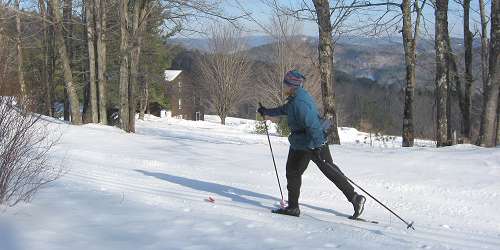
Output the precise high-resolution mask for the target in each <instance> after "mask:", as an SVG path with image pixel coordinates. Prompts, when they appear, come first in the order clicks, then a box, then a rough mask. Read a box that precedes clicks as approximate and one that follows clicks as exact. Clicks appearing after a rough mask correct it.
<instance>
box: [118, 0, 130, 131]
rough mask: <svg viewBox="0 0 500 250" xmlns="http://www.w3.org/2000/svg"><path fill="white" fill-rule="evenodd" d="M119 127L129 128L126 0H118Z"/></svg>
mask: <svg viewBox="0 0 500 250" xmlns="http://www.w3.org/2000/svg"><path fill="white" fill-rule="evenodd" d="M120 34H121V42H120V57H121V63H120V127H121V128H122V129H123V130H124V131H126V132H130V129H129V113H130V111H129V71H128V70H129V58H128V57H129V52H128V48H129V42H128V0H120Z"/></svg>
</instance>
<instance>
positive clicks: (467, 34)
mask: <svg viewBox="0 0 500 250" xmlns="http://www.w3.org/2000/svg"><path fill="white" fill-rule="evenodd" d="M470 2H471V0H464V1H463V5H462V6H463V9H464V47H465V89H464V107H463V112H464V113H463V119H464V123H463V125H464V126H463V130H462V134H463V136H464V137H465V138H466V139H467V141H468V142H470V139H471V108H472V83H473V81H474V79H473V77H472V39H473V34H472V32H471V31H470Z"/></svg>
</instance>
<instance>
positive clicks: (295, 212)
mask: <svg viewBox="0 0 500 250" xmlns="http://www.w3.org/2000/svg"><path fill="white" fill-rule="evenodd" d="M271 212H272V213H275V214H284V215H290V216H295V217H299V216H300V209H299V208H298V207H289V206H288V207H280V208H277V209H273V210H271Z"/></svg>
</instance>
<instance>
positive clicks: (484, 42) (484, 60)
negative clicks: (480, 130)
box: [479, 0, 489, 107]
mask: <svg viewBox="0 0 500 250" xmlns="http://www.w3.org/2000/svg"><path fill="white" fill-rule="evenodd" d="M484 7H485V4H484V0H479V15H480V18H481V76H482V79H483V93H484V92H485V90H486V89H487V88H488V82H489V80H488V31H487V29H488V21H487V20H486V18H487V17H486V15H487V14H486V10H485V9H484ZM483 107H484V106H483Z"/></svg>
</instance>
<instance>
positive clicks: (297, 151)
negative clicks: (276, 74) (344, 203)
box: [257, 70, 366, 219]
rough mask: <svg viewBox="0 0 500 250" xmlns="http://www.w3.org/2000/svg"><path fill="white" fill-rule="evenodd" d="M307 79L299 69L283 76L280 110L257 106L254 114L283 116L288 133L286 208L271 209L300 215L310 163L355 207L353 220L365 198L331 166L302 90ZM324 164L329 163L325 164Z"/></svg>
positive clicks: (309, 101)
mask: <svg viewBox="0 0 500 250" xmlns="http://www.w3.org/2000/svg"><path fill="white" fill-rule="evenodd" d="M305 79H306V78H305V77H304V75H303V74H301V73H300V72H299V71H298V70H291V71H289V72H287V73H286V75H285V77H284V79H283V85H284V89H285V94H286V95H287V96H288V98H287V102H286V103H285V104H284V105H282V106H279V107H276V108H270V109H267V108H265V107H263V106H261V107H259V109H258V110H257V112H259V113H260V115H262V117H264V118H265V116H282V115H286V116H287V119H288V127H289V128H290V130H291V134H290V136H289V137H288V140H289V142H290V149H289V152H288V159H287V162H286V179H287V189H288V206H287V207H281V208H278V209H275V210H272V212H273V213H278V214H285V215H291V216H299V215H300V209H299V195H300V186H301V184H302V174H303V173H304V171H305V170H306V168H307V165H308V164H309V161H311V160H312V161H313V162H314V163H315V164H316V165H317V166H318V167H319V169H320V170H321V172H323V174H324V175H325V176H326V177H327V178H328V179H329V180H330V181H332V182H333V183H334V184H335V185H336V186H337V187H338V188H339V189H340V190H341V191H342V192H343V193H344V195H345V197H346V198H347V200H348V201H350V202H351V203H352V204H353V206H354V214H353V215H352V217H351V218H352V219H356V218H358V217H359V216H360V215H361V213H362V212H363V207H364V203H365V200H366V198H365V197H364V196H362V195H359V194H357V193H356V192H355V191H354V187H353V186H352V185H351V184H350V183H349V182H348V181H347V178H346V177H345V176H344V175H343V173H342V172H341V171H340V169H339V168H338V167H337V166H336V165H335V164H334V163H333V160H332V156H331V154H330V149H329V147H328V143H327V141H326V136H325V132H324V129H323V126H322V123H321V119H320V117H319V113H318V109H317V107H316V104H315V102H314V100H313V98H312V97H311V95H310V94H309V93H308V92H307V91H306V90H305V89H304V88H303V83H304V80H305ZM324 161H326V162H328V163H329V164H326V163H325V162H324Z"/></svg>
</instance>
